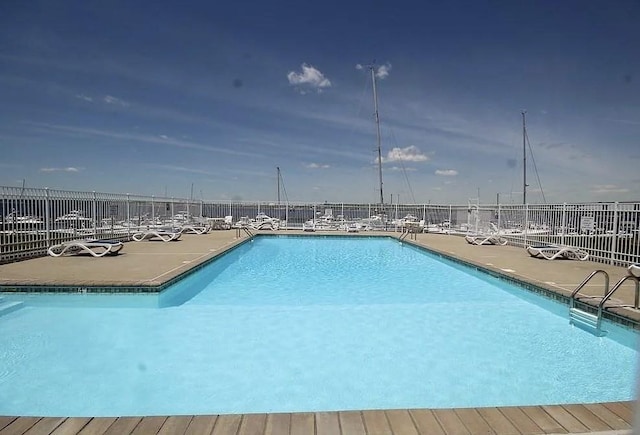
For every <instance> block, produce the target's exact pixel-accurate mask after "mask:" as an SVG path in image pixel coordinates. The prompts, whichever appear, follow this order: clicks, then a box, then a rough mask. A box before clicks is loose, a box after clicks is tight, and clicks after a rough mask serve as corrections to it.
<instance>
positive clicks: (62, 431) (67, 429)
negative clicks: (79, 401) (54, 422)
mask: <svg viewBox="0 0 640 435" xmlns="http://www.w3.org/2000/svg"><path fill="white" fill-rule="evenodd" d="M90 421H91V418H89V417H74V418H67V419H65V420H64V421H63V422H62V424H60V426H58V427H57V428H56V429H55V430H54V431H53V432H51V435H76V434H77V433H78V432H80V431H81V430H82V428H83V427H85V426H86V425H87V423H89V422H90Z"/></svg>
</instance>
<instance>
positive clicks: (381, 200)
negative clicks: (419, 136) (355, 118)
mask: <svg viewBox="0 0 640 435" xmlns="http://www.w3.org/2000/svg"><path fill="white" fill-rule="evenodd" d="M369 69H370V70H371V80H372V81H373V107H374V110H375V117H376V137H377V140H378V177H379V179H380V205H384V195H383V193H382V147H381V145H380V116H379V115H378V92H377V89H376V72H375V70H374V67H373V66H370V67H369Z"/></svg>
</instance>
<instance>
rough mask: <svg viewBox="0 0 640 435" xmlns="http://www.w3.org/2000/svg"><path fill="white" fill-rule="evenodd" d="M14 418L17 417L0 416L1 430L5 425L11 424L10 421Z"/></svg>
mask: <svg viewBox="0 0 640 435" xmlns="http://www.w3.org/2000/svg"><path fill="white" fill-rule="evenodd" d="M16 418H18V417H10V416H0V430H2V429H4V428H5V427H7V426H9V424H11V422H12V421H13V420H15V419H16Z"/></svg>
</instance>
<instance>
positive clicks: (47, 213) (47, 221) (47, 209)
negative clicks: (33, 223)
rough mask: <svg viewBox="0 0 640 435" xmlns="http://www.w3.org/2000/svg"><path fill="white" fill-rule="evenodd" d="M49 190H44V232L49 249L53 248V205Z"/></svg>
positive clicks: (46, 188)
mask: <svg viewBox="0 0 640 435" xmlns="http://www.w3.org/2000/svg"><path fill="white" fill-rule="evenodd" d="M49 201H50V199H49V188H48V187H45V188H44V230H45V234H46V238H47V247H49V246H51V203H50V202H49Z"/></svg>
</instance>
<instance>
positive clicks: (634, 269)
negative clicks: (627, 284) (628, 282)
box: [627, 263, 640, 278]
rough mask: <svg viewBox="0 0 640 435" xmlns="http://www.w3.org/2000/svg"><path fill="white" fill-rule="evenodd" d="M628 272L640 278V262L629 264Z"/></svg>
mask: <svg viewBox="0 0 640 435" xmlns="http://www.w3.org/2000/svg"><path fill="white" fill-rule="evenodd" d="M627 273H628V274H629V275H631V276H635V277H636V278H640V263H636V264H631V265H629V267H627Z"/></svg>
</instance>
